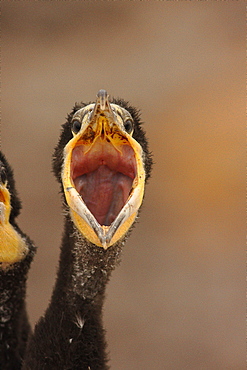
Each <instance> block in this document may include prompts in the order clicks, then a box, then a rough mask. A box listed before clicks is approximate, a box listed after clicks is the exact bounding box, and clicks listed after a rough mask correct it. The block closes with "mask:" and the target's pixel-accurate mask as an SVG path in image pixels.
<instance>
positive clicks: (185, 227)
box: [1, 1, 246, 370]
mask: <svg viewBox="0 0 247 370" xmlns="http://www.w3.org/2000/svg"><path fill="white" fill-rule="evenodd" d="M1 7H2V26H1V27H2V31H1V32H2V47H1V58H2V60H1V68H2V78H1V82H2V102H1V110H2V113H1V114H2V124H1V143H2V144H1V146H2V150H3V151H4V152H5V154H6V155H7V158H8V159H9V161H10V163H11V164H12V166H13V167H14V170H15V177H16V181H17V186H18V191H19V194H20V196H21V199H22V201H23V211H22V214H21V217H20V218H19V224H20V226H21V227H22V229H23V230H24V231H25V232H26V233H28V234H29V235H30V237H31V238H32V239H33V240H34V241H35V243H36V244H37V245H38V247H39V249H38V254H37V256H36V258H35V262H34V263H33V266H32V271H31V273H30V278H29V284H28V309H29V313H30V318H31V320H32V323H33V324H34V323H35V321H36V320H37V319H38V318H39V317H40V315H41V314H42V313H43V312H44V310H45V308H46V307H47V305H48V301H49V297H50V295H51V290H52V286H53V283H54V279H55V271H56V266H57V262H58V256H59V245H60V240H61V234H62V229H63V227H62V215H61V204H60V196H59V195H58V189H59V187H58V184H57V183H56V182H55V179H54V177H53V175H52V173H51V156H52V153H53V148H54V146H55V144H56V142H57V139H58V136H59V131H60V125H61V124H62V123H63V122H64V119H65V117H66V114H67V113H68V112H69V111H70V110H71V108H72V106H73V104H74V102H75V101H81V100H84V101H88V100H93V99H94V98H95V95H96V93H97V92H98V90H99V89H101V88H104V89H106V90H107V91H108V93H109V94H110V95H112V96H116V97H117V96H120V97H123V98H124V99H126V100H129V101H130V102H131V103H132V104H133V105H135V106H137V107H139V108H141V110H142V119H143V120H144V121H145V128H146V131H147V134H148V137H149V141H150V147H151V149H152V151H153V154H154V160H155V167H154V171H153V177H152V179H151V180H150V183H149V185H148V188H147V192H146V198H145V205H144V207H143V210H142V214H141V218H140V222H139V224H138V225H137V227H136V228H135V230H134V232H133V234H132V236H131V238H130V239H129V241H128V243H127V245H126V247H125V250H124V254H123V258H122V264H121V266H119V267H118V268H117V269H116V271H115V272H114V273H113V275H112V278H111V281H110V283H109V285H108V289H107V300H106V304H105V314H104V320H105V326H106V328H107V340H108V344H109V349H110V355H111V365H112V369H118V370H134V369H172V370H173V369H200V370H202V369H239V370H240V369H245V354H244V353H245V339H244V312H245V304H244V280H245V279H244V278H245V267H244V259H245V257H244V252H243V249H244V248H243V246H244V243H243V234H244V232H243V230H244V229H243V212H244V202H243V194H244V193H243V192H244V185H243V184H244V182H243V173H244V172H243V160H244V159H243V158H244V149H243V148H244V122H245V81H246V79H245V33H246V32H245V31H246V30H245V3H244V2H237V1H227V2H225V1H223V2H216V1H211V2H197V1H192V2H176V1H174V2H173V1H172V2H170V1H168V2H154V1H150V2H138V1H137V2H120V1H117V2H114V1H113V2H100V1H96V2H87V1H86V2H84V1H47V2H46V1H37V2H36V1H19V2H16V1H13V2H11V1H3V2H1Z"/></svg>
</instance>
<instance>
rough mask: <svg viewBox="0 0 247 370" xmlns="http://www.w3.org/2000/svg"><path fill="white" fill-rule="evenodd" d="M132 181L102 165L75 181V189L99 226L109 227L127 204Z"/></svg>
mask: <svg viewBox="0 0 247 370" xmlns="http://www.w3.org/2000/svg"><path fill="white" fill-rule="evenodd" d="M132 182H133V180H132V179H131V178H130V177H129V176H127V175H124V174H123V173H120V172H118V171H114V170H112V169H110V168H109V167H108V166H107V165H105V164H102V165H100V166H99V167H98V168H97V169H95V170H94V171H92V172H89V173H86V174H84V175H81V176H79V177H77V178H76V179H75V187H76V189H77V190H78V192H79V194H80V195H81V197H82V199H83V201H84V202H85V204H86V206H87V207H88V209H89V210H90V212H91V213H92V214H93V215H94V217H95V218H96V220H97V221H98V223H99V224H100V225H105V226H110V225H111V223H112V222H113V221H114V220H115V218H116V217H117V215H118V214H119V212H120V211H121V209H122V208H123V206H124V204H125V203H126V202H127V199H128V197H129V194H130V191H131V188H132Z"/></svg>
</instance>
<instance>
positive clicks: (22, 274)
mask: <svg viewBox="0 0 247 370" xmlns="http://www.w3.org/2000/svg"><path fill="white" fill-rule="evenodd" d="M20 209H21V203H20V200H19V198H18V196H17V193H16V189H15V182H14V177H13V172H12V169H11V167H10V166H9V164H8V162H7V160H6V158H5V156H4V155H3V154H2V153H1V152H0V368H1V369H3V370H18V369H21V366H22V361H23V357H24V353H25V349H26V343H27V339H28V336H29V334H30V331H31V330H30V329H31V328H30V325H29V322H28V318H27V313H26V305H25V295H26V280H27V274H28V270H29V267H30V263H31V261H32V259H33V256H34V253H35V247H34V245H33V243H32V242H31V240H30V239H29V238H28V237H27V235H25V234H24V233H23V232H22V231H21V230H20V228H19V227H18V226H17V224H16V221H15V219H16V217H17V216H18V214H19V213H20Z"/></svg>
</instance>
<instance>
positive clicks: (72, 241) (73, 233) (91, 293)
mask: <svg viewBox="0 0 247 370" xmlns="http://www.w3.org/2000/svg"><path fill="white" fill-rule="evenodd" d="M122 244H123V242H122V243H119V244H117V245H114V246H112V247H110V248H108V249H107V250H104V249H103V248H101V247H98V246H96V245H94V244H92V243H90V242H88V241H87V240H86V239H85V238H84V237H83V236H82V235H81V233H80V232H79V231H78V230H77V228H76V227H75V226H74V224H73V222H72V221H71V219H70V218H69V217H68V216H66V221H65V232H64V236H63V242H62V247H61V254H60V264H59V270H58V277H57V282H56V287H55V290H54V295H56V298H58V296H59V297H60V298H61V299H62V300H63V302H64V299H65V301H67V302H68V303H69V304H71V303H72V304H73V305H75V304H76V305H78V304H79V305H81V304H83V302H84V301H87V302H92V304H93V303H96V302H102V301H103V296H104V292H105V287H106V284H107V282H108V280H109V278H110V275H111V272H112V271H113V270H114V268H115V267H116V266H117V265H118V264H119V262H120V256H121V250H122ZM56 292H57V294H56Z"/></svg>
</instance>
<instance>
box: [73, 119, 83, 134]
mask: <svg viewBox="0 0 247 370" xmlns="http://www.w3.org/2000/svg"><path fill="white" fill-rule="evenodd" d="M80 129H81V122H80V121H78V120H77V119H76V120H74V121H73V122H72V131H73V132H74V133H75V134H78V132H79V131H80Z"/></svg>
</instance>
